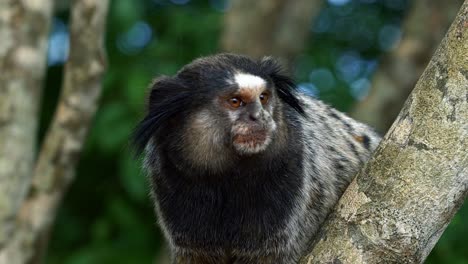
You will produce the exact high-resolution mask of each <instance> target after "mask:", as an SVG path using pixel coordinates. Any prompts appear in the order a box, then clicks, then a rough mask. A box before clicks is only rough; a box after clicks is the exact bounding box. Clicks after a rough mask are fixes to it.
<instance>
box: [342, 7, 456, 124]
mask: <svg viewBox="0 0 468 264" xmlns="http://www.w3.org/2000/svg"><path fill="white" fill-rule="evenodd" d="M462 3H463V0H446V1H439V0H415V1H413V2H412V7H411V9H410V11H409V13H408V15H407V16H406V19H405V22H404V24H403V38H402V40H401V42H400V44H399V45H398V47H397V48H396V49H394V50H392V51H391V52H390V53H389V54H388V55H387V56H386V57H385V58H384V59H383V61H382V64H381V66H380V67H379V68H378V70H377V72H376V73H375V75H374V77H373V79H372V86H371V87H372V89H371V91H370V94H369V96H367V97H366V98H365V99H364V100H363V101H361V102H359V103H358V104H356V106H355V108H354V109H353V111H352V112H351V115H352V116H353V117H355V118H356V119H359V120H361V121H363V122H365V123H367V124H369V125H372V126H373V127H375V128H376V129H378V130H379V131H381V132H386V131H387V130H388V128H389V127H390V126H391V125H392V123H393V121H394V120H395V118H396V117H397V115H398V113H399V112H400V110H401V107H402V106H403V104H404V102H405V100H406V98H408V95H409V94H410V93H411V90H412V89H413V88H414V85H415V84H416V82H417V80H418V77H419V76H421V74H422V72H423V71H424V68H425V67H426V66H427V63H428V62H429V60H430V58H431V56H432V54H433V53H434V51H435V49H436V48H437V46H438V45H439V43H440V41H441V40H442V38H443V37H444V35H445V33H446V32H447V30H448V28H449V26H450V24H451V23H452V21H453V19H454V18H455V15H456V14H457V10H458V9H459V8H460V6H461V5H462Z"/></svg>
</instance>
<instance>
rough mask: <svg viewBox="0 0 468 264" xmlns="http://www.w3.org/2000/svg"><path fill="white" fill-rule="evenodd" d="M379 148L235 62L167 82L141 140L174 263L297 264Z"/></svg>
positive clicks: (314, 104) (207, 64)
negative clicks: (354, 179) (348, 186)
mask: <svg viewBox="0 0 468 264" xmlns="http://www.w3.org/2000/svg"><path fill="white" fill-rule="evenodd" d="M265 96H266V97H267V98H266V100H265ZM260 98H261V99H260ZM379 140H380V138H379V136H378V135H377V134H376V133H375V132H373V130H372V129H371V128H369V127H368V126H366V125H363V124H361V123H359V122H357V121H355V120H353V119H351V118H349V117H347V116H346V115H344V114H342V113H340V112H338V111H337V110H335V109H333V108H331V107H329V106H327V105H326V104H324V103H322V102H321V101H319V100H317V99H315V98H311V97H309V96H306V95H303V94H301V93H299V92H298V91H296V86H295V85H294V83H293V81H292V80H291V79H290V78H289V77H287V76H285V75H284V74H283V73H282V71H281V69H280V66H279V65H278V63H276V62H275V61H274V60H273V59H271V58H264V59H262V60H260V61H255V60H251V59H249V58H247V57H244V56H239V55H233V54H220V55H215V56H211V57H206V58H201V59H197V60H195V61H193V62H192V63H190V64H188V65H186V66H185V67H183V68H182V69H181V70H180V71H179V72H178V73H177V75H175V76H174V77H162V78H159V79H157V80H156V81H155V82H154V83H153V84H152V87H151V91H150V95H149V102H148V112H147V115H146V117H145V118H144V119H143V120H142V121H141V123H140V124H139V126H138V127H137V129H136V130H135V134H134V142H135V144H136V147H137V149H138V151H139V152H143V151H144V152H145V167H146V170H147V171H148V174H149V176H150V178H151V186H152V194H153V197H154V201H155V204H156V211H157V214H158V216H159V223H160V226H161V228H162V230H163V232H164V234H165V236H166V238H167V240H168V242H169V244H170V248H171V250H172V254H173V262H174V263H216V264H218V263H278V264H281V263H297V262H298V260H299V258H300V257H301V255H302V254H304V253H305V251H306V250H307V248H308V246H309V245H310V241H311V239H312V238H313V236H314V235H315V234H316V232H317V229H318V227H319V225H320V224H321V223H322V222H323V221H324V219H325V217H326V216H327V214H328V213H329V212H330V210H331V208H332V207H333V206H334V204H335V203H336V202H337V200H338V198H339V197H340V195H341V194H342V192H343V191H344V188H345V187H346V186H347V185H348V183H349V182H350V181H351V179H352V177H353V176H354V174H355V173H356V172H357V170H358V169H359V168H360V167H361V165H362V164H363V163H364V162H365V161H366V160H367V159H368V158H369V156H370V155H371V153H372V151H373V150H374V149H375V147H376V146H377V144H378V142H379Z"/></svg>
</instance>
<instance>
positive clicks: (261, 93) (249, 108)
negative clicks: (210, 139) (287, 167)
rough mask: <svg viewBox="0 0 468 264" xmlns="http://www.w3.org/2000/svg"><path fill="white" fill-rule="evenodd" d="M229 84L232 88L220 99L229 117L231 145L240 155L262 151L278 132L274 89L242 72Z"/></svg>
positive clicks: (221, 106)
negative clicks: (275, 117)
mask: <svg viewBox="0 0 468 264" xmlns="http://www.w3.org/2000/svg"><path fill="white" fill-rule="evenodd" d="M229 83H230V84H231V85H232V87H233V88H231V89H229V90H228V91H225V92H223V93H221V94H220V95H219V96H218V98H217V101H218V102H217V103H218V104H219V108H220V110H221V111H222V112H224V113H225V116H226V117H227V118H228V124H229V127H230V129H229V135H228V137H229V143H230V144H232V147H233V149H234V150H235V151H236V152H237V153H238V154H239V155H250V154H256V153H259V152H262V151H264V150H265V149H266V148H267V147H268V146H269V144H270V143H271V141H272V138H273V134H274V132H275V130H276V122H275V120H274V119H273V110H274V107H275V96H276V95H275V94H274V90H273V89H272V88H271V87H269V86H268V83H267V81H266V80H265V79H263V78H262V77H260V76H256V75H253V74H248V73H242V72H236V73H235V74H234V76H233V77H232V80H229Z"/></svg>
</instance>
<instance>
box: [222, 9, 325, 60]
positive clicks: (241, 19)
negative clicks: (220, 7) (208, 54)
mask: <svg viewBox="0 0 468 264" xmlns="http://www.w3.org/2000/svg"><path fill="white" fill-rule="evenodd" d="M321 3H322V0H293V1H288V0H260V1H255V2H252V1H248V0H234V1H232V8H231V10H230V11H229V12H228V13H227V14H226V18H225V26H224V33H223V36H222V37H221V46H222V50H225V51H229V52H235V53H241V54H245V55H249V56H251V57H254V58H259V57H263V56H265V55H272V56H275V57H277V58H279V59H280V60H281V61H282V62H283V63H284V65H289V67H291V65H292V61H293V59H295V57H296V56H297V55H298V54H299V53H300V52H301V51H302V50H303V48H304V45H305V43H306V41H307V37H308V36H309V35H310V29H311V22H312V20H313V18H314V17H315V16H316V14H317V13H318V11H319V9H320V5H321Z"/></svg>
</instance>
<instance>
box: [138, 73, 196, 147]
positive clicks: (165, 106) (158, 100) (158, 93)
mask: <svg viewBox="0 0 468 264" xmlns="http://www.w3.org/2000/svg"><path fill="white" fill-rule="evenodd" d="M190 99H191V96H190V90H189V89H187V88H186V87H185V85H184V84H183V83H182V82H181V81H179V80H178V79H177V78H171V77H161V78H158V79H156V80H155V81H154V82H153V84H152V85H151V91H150V95H149V100H148V109H147V114H146V116H145V117H144V118H143V120H142V121H141V122H140V123H139V124H138V125H137V127H136V128H135V130H134V131H133V134H132V139H131V141H132V143H133V146H134V148H135V151H136V155H139V154H141V153H142V152H143V151H144V149H145V147H146V145H147V144H148V142H149V141H150V139H151V138H152V137H153V136H155V135H156V136H157V135H158V134H160V132H161V131H162V130H164V128H165V127H167V124H168V121H169V120H170V118H171V117H173V116H175V115H176V114H178V113H181V112H182V111H183V109H186V108H187V105H188V104H190V101H191V100H190Z"/></svg>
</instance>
